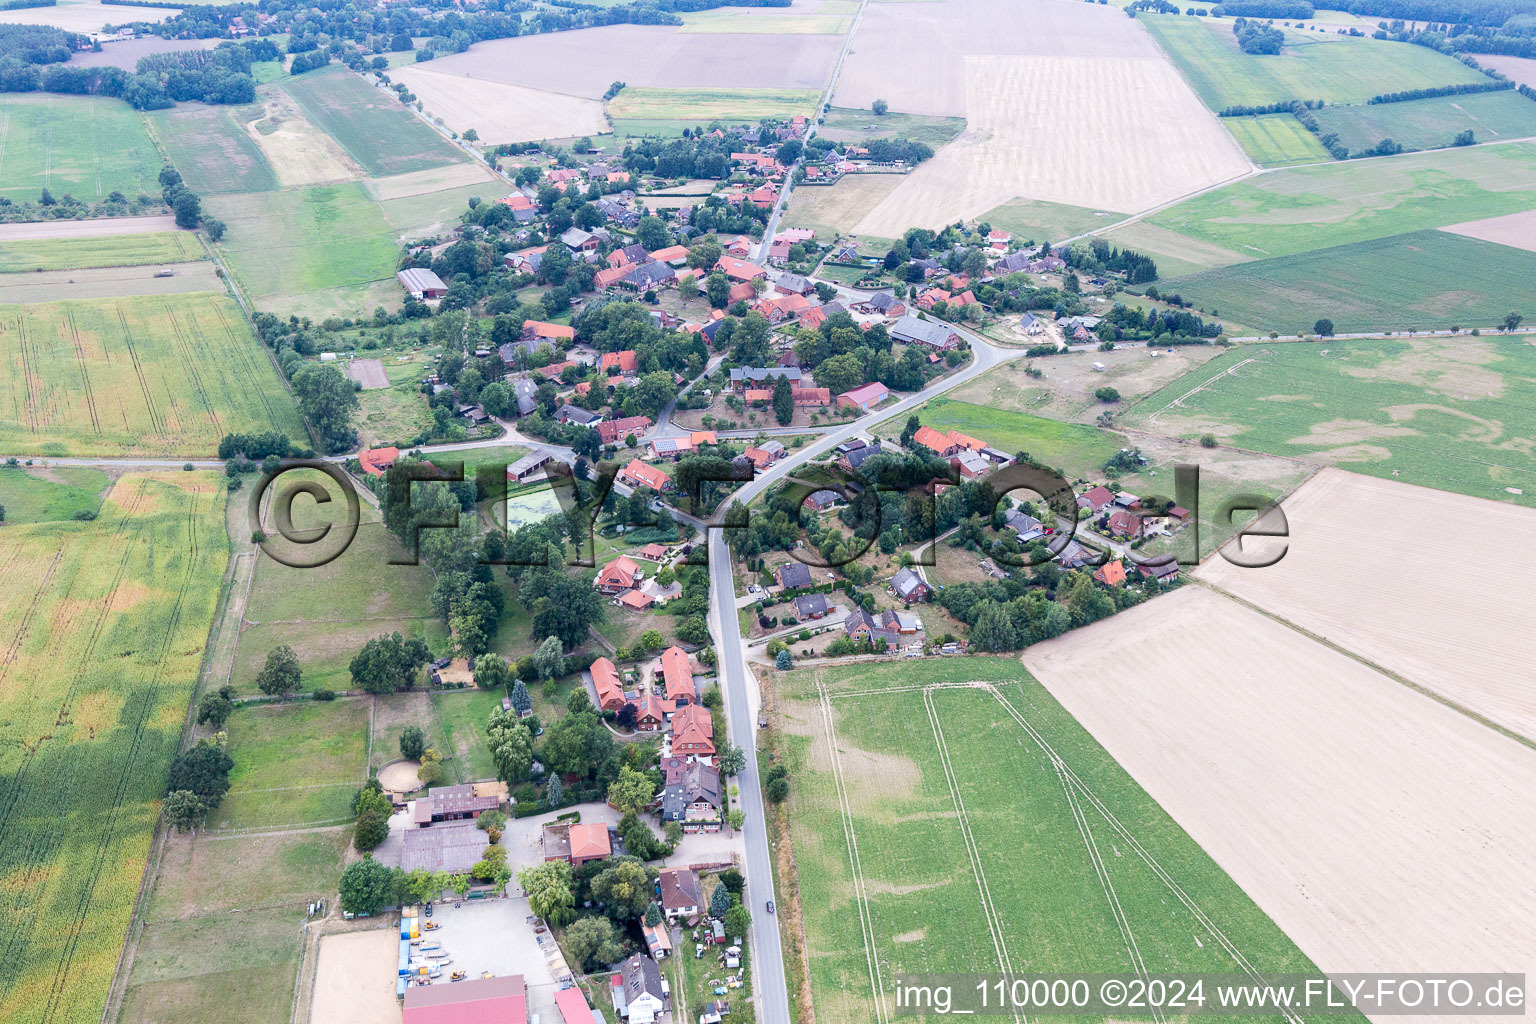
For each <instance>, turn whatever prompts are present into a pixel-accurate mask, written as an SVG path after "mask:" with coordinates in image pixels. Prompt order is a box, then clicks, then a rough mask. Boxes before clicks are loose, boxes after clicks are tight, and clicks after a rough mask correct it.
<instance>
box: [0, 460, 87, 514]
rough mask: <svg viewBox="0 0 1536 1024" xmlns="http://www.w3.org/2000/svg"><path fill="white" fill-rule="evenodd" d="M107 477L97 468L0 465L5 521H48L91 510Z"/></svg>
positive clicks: (1, 504)
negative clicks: (29, 467) (36, 467)
mask: <svg viewBox="0 0 1536 1024" xmlns="http://www.w3.org/2000/svg"><path fill="white" fill-rule="evenodd" d="M108 483H110V481H109V480H108V479H107V474H105V473H103V472H102V471H101V470H99V469H90V468H87V467H85V466H59V467H58V468H56V469H27V468H25V467H22V466H7V467H3V468H0V507H3V508H4V509H5V521H6V522H7V523H52V522H57V521H58V520H61V519H70V518H73V517H74V515H75V513H76V512H95V511H97V510H99V509H100V508H101V499H102V496H103V495H104V494H105V493H106V490H107V485H108Z"/></svg>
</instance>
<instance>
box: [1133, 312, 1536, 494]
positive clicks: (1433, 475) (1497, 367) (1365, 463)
mask: <svg viewBox="0 0 1536 1024" xmlns="http://www.w3.org/2000/svg"><path fill="white" fill-rule="evenodd" d="M1229 371H1230V372H1229ZM1533 381H1536V347H1533V346H1532V345H1531V344H1530V339H1528V338H1519V337H1481V338H1472V337H1466V336H1463V337H1460V338H1415V339H1391V338H1389V339H1384V340H1379V341H1326V342H1321V343H1316V344H1308V345H1302V344H1280V345H1266V346H1263V347H1254V346H1244V347H1241V348H1237V349H1234V350H1233V351H1231V352H1228V353H1226V354H1225V355H1223V356H1222V357H1221V358H1219V359H1215V360H1212V361H1211V362H1209V363H1207V364H1205V365H1204V366H1202V367H1201V368H1200V369H1198V370H1196V371H1194V372H1193V373H1191V374H1189V375H1188V376H1186V377H1184V378H1182V379H1181V380H1178V381H1175V382H1174V383H1172V384H1170V385H1168V386H1167V387H1166V388H1164V389H1162V390H1161V391H1158V392H1156V393H1154V394H1152V395H1149V396H1148V397H1147V398H1145V399H1143V400H1142V401H1141V402H1139V403H1138V404H1137V405H1136V406H1135V407H1134V408H1133V409H1132V410H1131V411H1129V412H1128V413H1126V417H1125V418H1126V421H1127V422H1129V423H1135V424H1137V425H1139V426H1145V427H1147V428H1148V429H1152V430H1157V431H1159V432H1163V433H1173V434H1182V435H1184V436H1199V435H1200V434H1202V433H1206V432H1210V433H1213V434H1216V435H1217V436H1218V437H1220V438H1222V439H1223V440H1224V441H1227V442H1229V443H1231V444H1235V445H1239V446H1241V447H1243V448H1249V449H1254V450H1257V451H1264V452H1273V453H1274V454H1277V455H1285V456H1289V457H1291V458H1306V459H1313V460H1315V461H1318V462H1324V463H1330V464H1336V465H1340V466H1342V467H1343V468H1345V469H1349V470H1353V471H1354V472H1358V473H1367V474H1370V475H1372V476H1380V477H1392V478H1394V479H1397V480H1400V481H1401V482H1403V483H1412V484H1420V485H1422V486H1425V487H1435V488H1439V489H1441V490H1447V491H1457V492H1459V493H1462V494H1470V495H1473V496H1475V497H1480V498H1492V499H1494V500H1496V501H1508V502H1513V503H1515V504H1520V505H1527V506H1531V507H1536V452H1533V447H1532V445H1531V443H1530V440H1529V439H1530V438H1533V437H1536V415H1533V412H1532V410H1536V383H1532V382H1533ZM1197 389H1198V390H1197ZM1511 487H1512V488H1514V489H1515V490H1516V491H1520V492H1523V493H1510V491H1509V490H1508V488H1511Z"/></svg>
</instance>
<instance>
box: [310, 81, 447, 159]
mask: <svg viewBox="0 0 1536 1024" xmlns="http://www.w3.org/2000/svg"><path fill="white" fill-rule="evenodd" d="M283 88H285V89H286V90H287V91H288V93H289V94H290V95H291V96H293V98H294V99H295V100H297V101H298V104H299V106H301V107H303V108H304V113H305V115H306V116H307V117H308V118H309V119H310V120H311V121H312V122H314V123H315V124H316V125H319V126H320V128H322V129H323V130H324V131H326V132H328V133H329V134H330V136H331V137H332V138H333V139H335V140H336V141H337V142H338V143H340V144H341V148H342V149H344V150H346V151H347V153H348V155H349V156H351V157H352V159H354V160H356V161H357V162H358V164H359V165H361V166H362V168H363V169H364V170H365V171H367V172H368V173H369V174H371V175H374V176H383V175H388V174H403V173H405V172H406V171H424V170H426V169H427V168H429V167H441V166H443V165H444V164H451V163H457V162H459V161H461V160H463V159H464V155H463V154H462V153H461V152H460V151H459V150H458V149H456V148H454V146H453V144H452V143H450V142H449V141H448V140H447V139H445V138H443V137H442V136H441V135H439V134H438V133H437V132H436V131H434V130H433V129H432V128H431V127H430V126H429V125H427V124H426V123H425V122H423V121H422V120H421V119H420V118H419V117H417V116H416V115H415V114H413V113H411V112H410V111H409V110H406V109H405V107H404V106H403V105H402V104H401V103H400V101H399V100H398V99H396V98H395V96H394V94H393V93H389V92H385V91H384V90H383V89H376V88H374V87H373V86H372V85H370V84H368V82H367V81H366V80H365V79H364V78H362V77H361V76H360V75H356V74H353V73H352V72H351V71H348V70H346V69H345V68H342V67H333V68H326V69H322V70H319V71H312V72H307V73H305V74H303V75H299V76H298V77H296V78H292V77H290V78H288V79H286V80H285V81H284V83H283Z"/></svg>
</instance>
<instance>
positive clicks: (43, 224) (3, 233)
mask: <svg viewBox="0 0 1536 1024" xmlns="http://www.w3.org/2000/svg"><path fill="white" fill-rule="evenodd" d="M175 230H177V228H176V218H175V217H172V216H171V215H170V214H166V215H165V216H163V217H107V218H105V219H102V220H47V221H35V222H31V223H24V224H0V242H31V241H35V240H37V239H40V238H96V237H99V236H102V235H151V234H156V233H158V232H161V231H175Z"/></svg>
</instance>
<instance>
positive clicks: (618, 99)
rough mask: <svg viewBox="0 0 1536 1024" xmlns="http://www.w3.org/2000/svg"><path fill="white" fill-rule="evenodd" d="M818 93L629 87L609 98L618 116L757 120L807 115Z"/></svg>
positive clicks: (701, 120)
mask: <svg viewBox="0 0 1536 1024" xmlns="http://www.w3.org/2000/svg"><path fill="white" fill-rule="evenodd" d="M820 98H821V94H820V93H819V92H817V91H816V90H814V89H661V88H637V87H634V86H631V87H630V88H628V89H625V90H624V91H623V92H621V93H619V94H618V95H617V96H615V97H614V98H613V99H612V100H609V101H608V113H609V115H610V116H611V117H618V118H644V119H651V120H663V121H676V120H684V119H692V120H694V121H695V122H697V123H703V124H708V123H709V122H710V121H712V120H716V119H718V120H722V121H724V120H730V121H756V120H757V119H758V118H761V117H777V118H784V119H788V118H790V117H793V116H794V115H796V114H805V115H807V116H809V115H810V114H811V113H812V111H813V110H814V109H815V107H816V101H817V100H819V99H820Z"/></svg>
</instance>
